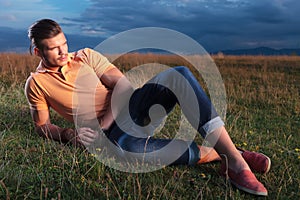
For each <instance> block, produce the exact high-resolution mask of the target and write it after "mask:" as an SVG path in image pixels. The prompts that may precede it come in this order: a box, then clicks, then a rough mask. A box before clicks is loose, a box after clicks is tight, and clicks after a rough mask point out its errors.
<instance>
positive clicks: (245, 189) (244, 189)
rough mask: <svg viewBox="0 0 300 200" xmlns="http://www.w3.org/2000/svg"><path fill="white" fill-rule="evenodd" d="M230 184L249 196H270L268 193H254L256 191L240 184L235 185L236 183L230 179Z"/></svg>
mask: <svg viewBox="0 0 300 200" xmlns="http://www.w3.org/2000/svg"><path fill="white" fill-rule="evenodd" d="M229 182H230V183H231V184H232V185H234V186H235V187H236V188H238V189H240V190H242V191H244V192H247V193H249V194H254V195H259V196H268V192H257V191H254V190H250V189H248V188H245V187H243V186H240V185H239V184H237V183H235V182H234V181H232V180H231V179H230V178H229Z"/></svg>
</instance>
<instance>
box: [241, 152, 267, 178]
mask: <svg viewBox="0 0 300 200" xmlns="http://www.w3.org/2000/svg"><path fill="white" fill-rule="evenodd" d="M237 149H238V150H239V151H241V152H242V156H243V158H244V159H245V161H246V162H247V164H248V165H249V167H250V169H251V170H252V171H253V172H257V173H262V174H266V173H268V172H269V171H270V168H271V159H270V158H269V157H268V156H266V155H265V154H262V153H256V152H251V151H246V150H243V149H240V148H237Z"/></svg>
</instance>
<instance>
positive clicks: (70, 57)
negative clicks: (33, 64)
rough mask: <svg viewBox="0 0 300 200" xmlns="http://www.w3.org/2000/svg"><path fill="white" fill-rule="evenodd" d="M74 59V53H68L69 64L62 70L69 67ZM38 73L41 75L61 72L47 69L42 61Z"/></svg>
mask: <svg viewBox="0 0 300 200" xmlns="http://www.w3.org/2000/svg"><path fill="white" fill-rule="evenodd" d="M73 58H74V55H73V54H72V53H68V63H67V64H66V65H64V66H62V68H64V67H65V66H67V65H68V64H69V63H70V62H71V60H73ZM36 71H37V72H39V73H46V72H51V73H60V72H57V71H53V70H51V69H48V68H46V67H45V65H44V64H43V62H42V61H40V63H39V65H38V67H37V68H36Z"/></svg>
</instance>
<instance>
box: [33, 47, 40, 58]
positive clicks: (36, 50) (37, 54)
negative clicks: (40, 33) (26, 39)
mask: <svg viewBox="0 0 300 200" xmlns="http://www.w3.org/2000/svg"><path fill="white" fill-rule="evenodd" d="M33 51H34V55H36V56H38V57H42V54H41V52H40V50H39V49H38V48H37V47H34V49H33Z"/></svg>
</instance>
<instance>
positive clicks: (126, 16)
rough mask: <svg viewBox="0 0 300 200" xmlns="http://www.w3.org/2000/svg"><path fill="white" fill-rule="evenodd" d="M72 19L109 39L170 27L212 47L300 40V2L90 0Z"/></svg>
mask: <svg viewBox="0 0 300 200" xmlns="http://www.w3.org/2000/svg"><path fill="white" fill-rule="evenodd" d="M91 2H92V5H91V6H90V7H89V8H88V9H86V10H85V12H84V13H82V15H81V16H82V17H81V18H80V19H68V20H69V21H70V22H74V23H76V24H77V26H78V27H79V28H80V29H81V30H82V31H83V33H85V34H90V35H93V34H94V35H101V36H102V37H109V36H111V35H113V34H116V33H119V32H121V31H126V30H129V29H132V28H138V27H147V26H154V27H164V28H170V29H173V30H176V31H179V32H182V33H184V34H187V35H188V36H190V37H192V38H193V39H195V40H197V41H198V42H199V43H200V44H202V45H204V46H205V47H207V48H208V49H210V50H215V49H227V48H247V47H256V46H270V47H274V48H280V47H281V46H282V47H288V46H291V45H294V47H297V46H295V44H299V41H300V40H299V36H298V35H299V33H300V28H299V27H300V26H299V22H300V21H299V19H298V10H299V9H300V3H299V1H298V0H284V1H283V0H235V1H234V0H214V1H212V0H200V1H196V0H190V1H188V0H185V1H184V0H182V1H179V0H167V1H131V0H123V1H116V0H92V1H91Z"/></svg>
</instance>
